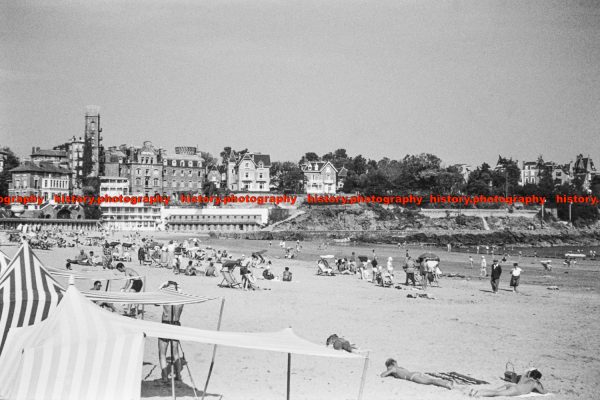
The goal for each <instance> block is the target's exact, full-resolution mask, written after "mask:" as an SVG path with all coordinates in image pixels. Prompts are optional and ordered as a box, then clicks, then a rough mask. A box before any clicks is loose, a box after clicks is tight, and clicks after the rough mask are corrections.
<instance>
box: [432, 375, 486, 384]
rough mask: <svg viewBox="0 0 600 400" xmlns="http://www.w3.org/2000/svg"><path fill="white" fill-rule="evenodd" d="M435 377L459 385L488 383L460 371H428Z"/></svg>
mask: <svg viewBox="0 0 600 400" xmlns="http://www.w3.org/2000/svg"><path fill="white" fill-rule="evenodd" d="M426 374H427V375H431V376H433V377H435V378H439V379H444V380H446V381H451V382H455V383H457V384H459V385H487V384H488V382H486V381H482V380H480V379H476V378H472V377H470V376H468V375H464V374H459V373H458V372H426Z"/></svg>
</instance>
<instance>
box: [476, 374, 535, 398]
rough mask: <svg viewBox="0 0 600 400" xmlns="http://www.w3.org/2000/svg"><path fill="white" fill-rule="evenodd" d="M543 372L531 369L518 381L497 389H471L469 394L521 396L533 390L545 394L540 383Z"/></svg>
mask: <svg viewBox="0 0 600 400" xmlns="http://www.w3.org/2000/svg"><path fill="white" fill-rule="evenodd" d="M541 378H542V373H541V372H540V371H538V370H537V369H535V368H534V369H530V370H529V371H527V372H526V373H525V374H523V376H521V378H520V379H519V381H518V382H517V383H510V382H509V383H506V384H504V385H502V386H500V387H498V388H496V389H481V390H475V389H473V390H471V391H470V392H469V396H471V397H498V396H509V397H510V396H520V395H522V394H529V393H532V392H534V391H535V392H538V393H540V394H545V393H546V390H545V389H544V387H543V386H542V384H541V383H540V379H541Z"/></svg>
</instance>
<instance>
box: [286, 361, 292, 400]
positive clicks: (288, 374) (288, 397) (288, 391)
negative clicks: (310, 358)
mask: <svg viewBox="0 0 600 400" xmlns="http://www.w3.org/2000/svg"><path fill="white" fill-rule="evenodd" d="M291 368H292V353H288V365H287V397H286V398H287V400H290V369H291Z"/></svg>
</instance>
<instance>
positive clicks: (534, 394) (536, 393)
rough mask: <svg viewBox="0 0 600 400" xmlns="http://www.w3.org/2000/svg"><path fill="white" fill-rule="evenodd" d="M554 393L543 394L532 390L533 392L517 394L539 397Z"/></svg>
mask: <svg viewBox="0 0 600 400" xmlns="http://www.w3.org/2000/svg"><path fill="white" fill-rule="evenodd" d="M552 395H553V393H546V394H541V393H538V392H531V393H527V394H522V395H520V396H516V397H537V396H552Z"/></svg>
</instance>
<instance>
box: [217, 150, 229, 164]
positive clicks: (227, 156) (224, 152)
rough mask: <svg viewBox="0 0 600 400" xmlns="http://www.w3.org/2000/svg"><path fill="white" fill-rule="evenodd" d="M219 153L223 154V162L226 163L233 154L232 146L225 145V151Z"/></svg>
mask: <svg viewBox="0 0 600 400" xmlns="http://www.w3.org/2000/svg"><path fill="white" fill-rule="evenodd" d="M219 155H220V156H221V160H222V161H223V164H225V163H226V162H227V160H228V159H229V156H230V155H231V147H230V146H225V147H224V148H223V151H222V152H221V153H219Z"/></svg>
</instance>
